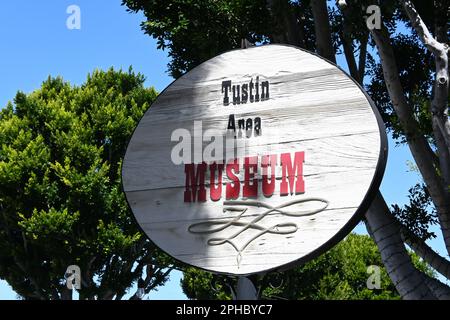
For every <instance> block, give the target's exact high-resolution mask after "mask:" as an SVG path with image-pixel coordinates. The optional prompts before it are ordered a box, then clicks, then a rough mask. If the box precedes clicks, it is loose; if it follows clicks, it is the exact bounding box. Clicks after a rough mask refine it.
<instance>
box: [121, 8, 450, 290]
mask: <svg viewBox="0 0 450 320" xmlns="http://www.w3.org/2000/svg"><path fill="white" fill-rule="evenodd" d="M122 3H123V4H124V5H126V6H127V8H128V10H130V11H132V12H138V11H142V12H143V13H144V15H145V21H143V22H142V25H141V26H142V29H143V30H144V32H145V33H147V34H149V35H151V36H152V37H154V38H155V39H157V41H158V47H159V48H161V49H168V50H169V51H168V52H169V56H170V57H171V62H170V64H169V70H170V72H171V74H172V75H173V76H178V75H180V74H181V73H183V72H185V71H187V70H189V69H191V68H192V67H193V66H195V65H197V64H198V63H200V62H202V61H204V60H206V59H208V58H211V57H212V56H214V55H217V54H219V53H221V52H223V51H226V50H229V49H233V48H239V47H240V46H241V45H240V44H241V40H242V39H246V40H247V41H250V42H252V43H256V44H258V45H259V44H264V43H287V44H293V45H296V46H299V47H302V48H305V49H309V50H314V51H316V52H317V53H318V54H319V55H321V56H323V57H324V58H327V59H328V60H330V61H336V55H340V54H343V55H344V57H345V60H346V63H347V66H348V69H349V72H350V74H351V76H352V77H353V78H354V79H356V80H357V81H358V82H359V83H360V84H361V85H364V86H365V87H366V89H367V91H368V92H369V93H370V95H371V97H372V99H373V100H375V102H376V105H377V106H378V108H379V109H380V112H381V113H382V115H383V117H384V120H385V123H386V126H387V128H388V130H390V132H391V133H392V135H393V137H394V138H396V139H397V141H398V143H406V144H407V145H408V146H409V148H410V150H411V153H412V155H413V157H414V160H415V166H416V168H417V170H418V172H419V173H420V174H421V177H422V179H423V183H421V184H419V185H417V186H413V187H412V188H411V193H410V199H411V203H409V204H408V205H407V206H403V207H400V206H394V207H392V208H390V207H389V206H388V205H387V204H386V202H385V201H384V199H383V196H382V195H381V194H380V193H378V195H377V196H376V198H375V200H374V202H373V205H372V206H371V208H370V210H368V212H367V214H366V216H365V222H366V226H367V229H368V231H369V233H370V235H371V236H372V238H373V239H374V240H375V242H376V244H377V246H378V248H379V250H380V252H381V257H382V260H383V263H384V265H385V266H386V269H387V271H388V273H389V275H390V277H391V279H392V281H393V283H394V284H395V286H396V289H397V291H398V292H399V293H400V295H401V296H402V298H405V299H421V298H426V299H445V298H447V299H448V298H450V288H449V287H448V286H446V285H444V284H443V283H441V282H440V281H437V280H436V279H434V278H431V277H429V276H428V275H427V274H424V273H423V272H420V271H419V270H417V269H416V268H415V267H414V265H413V263H412V261H411V258H410V256H409V255H408V253H407V250H406V248H405V244H408V245H409V246H410V247H411V248H412V249H413V250H414V251H415V252H416V253H417V254H419V255H420V256H421V257H422V258H423V259H424V260H425V261H426V262H427V263H428V264H429V265H430V266H431V267H433V268H434V269H435V270H437V271H438V272H439V273H440V274H442V275H443V276H444V277H446V278H447V279H450V262H449V260H447V259H446V258H445V257H442V256H440V255H439V254H437V253H436V252H435V251H433V249H432V248H430V247H429V246H428V245H427V244H426V242H425V241H426V240H427V239H428V238H430V237H432V236H433V234H432V233H431V232H429V231H428V230H429V226H430V225H431V224H433V223H436V224H438V225H439V227H440V230H441V231H442V234H443V238H444V241H445V244H446V248H447V254H448V253H450V122H449V118H448V90H449V81H448V45H447V44H446V42H447V40H448V24H447V23H448V3H447V1H445V0H434V1H433V5H430V3H429V2H424V1H407V0H398V1H395V0H387V1H375V0H358V1H357V0H338V1H336V2H334V1H328V3H327V1H326V0H298V1H290V0H265V1H263V0H259V1H250V0H248V1H247V0H220V1H211V0H202V1H194V0H176V1H172V2H170V3H167V1H163V0H152V1H143V0H123V1H122ZM371 5H375V6H376V7H375V8H379V9H380V12H381V13H382V16H380V18H382V19H381V23H380V25H379V26H376V24H375V25H374V26H370V28H368V26H369V24H366V18H367V16H368V15H369V14H372V15H373V14H375V15H376V12H377V11H376V10H375V11H371V10H369V11H367V9H371V8H372V9H373V8H374V7H370V6H371ZM368 12H369V13H368ZM373 12H375V13H373ZM372 18H374V17H371V18H370V19H372ZM375 18H376V17H375ZM447 256H448V255H447Z"/></svg>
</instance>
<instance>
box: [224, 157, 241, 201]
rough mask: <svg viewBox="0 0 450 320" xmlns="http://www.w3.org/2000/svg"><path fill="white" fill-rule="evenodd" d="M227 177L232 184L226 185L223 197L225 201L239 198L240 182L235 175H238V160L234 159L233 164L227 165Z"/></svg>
mask: <svg viewBox="0 0 450 320" xmlns="http://www.w3.org/2000/svg"><path fill="white" fill-rule="evenodd" d="M226 168H227V177H228V179H230V180H231V181H232V182H229V183H227V186H226V189H225V197H226V199H227V200H230V199H237V198H239V188H240V185H241V184H240V182H239V178H238V177H237V176H236V175H235V174H238V173H239V159H234V161H233V162H229V163H227V167H226ZM233 171H234V173H233Z"/></svg>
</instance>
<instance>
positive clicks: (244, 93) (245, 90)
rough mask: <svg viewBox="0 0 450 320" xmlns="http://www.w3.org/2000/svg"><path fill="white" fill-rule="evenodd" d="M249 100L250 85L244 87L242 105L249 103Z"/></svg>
mask: <svg viewBox="0 0 450 320" xmlns="http://www.w3.org/2000/svg"><path fill="white" fill-rule="evenodd" d="M247 100H248V84H246V83H245V84H243V85H242V96H241V103H247Z"/></svg>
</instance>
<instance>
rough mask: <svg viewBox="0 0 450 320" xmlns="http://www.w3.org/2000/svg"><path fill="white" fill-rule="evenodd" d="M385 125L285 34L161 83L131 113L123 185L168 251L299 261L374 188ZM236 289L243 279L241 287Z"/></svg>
mask: <svg viewBox="0 0 450 320" xmlns="http://www.w3.org/2000/svg"><path fill="white" fill-rule="evenodd" d="M386 141H387V139H386V135H385V130H384V125H383V122H382V120H381V118H380V115H379V114H378V111H377V110H376V108H375V106H374V105H373V103H372V102H371V100H370V98H369V97H368V96H367V95H366V94H365V93H364V91H363V90H362V88H361V87H360V86H359V85H358V84H357V83H356V82H355V81H354V80H352V79H351V78H350V77H349V76H348V75H347V74H346V73H345V72H343V71H342V70H341V69H339V68H338V67H336V66H335V65H334V64H332V63H330V62H328V61H326V60H324V59H322V58H321V57H319V56H317V55H314V54H311V53H309V52H307V51H304V50H301V49H298V48H295V47H292V46H285V45H265V46H259V47H251V48H248V49H241V50H234V51H230V52H226V53H224V54H221V55H219V56H217V57H215V58H212V59H210V60H208V61H206V62H204V63H202V64H201V65H199V66H197V67H196V68H194V69H193V70H191V71H190V72H188V73H186V74H185V75H183V76H182V77H180V78H179V79H177V80H176V81H174V82H173V83H172V84H171V85H170V86H169V87H167V88H166V89H165V90H164V91H163V92H162V93H161V94H160V95H159V96H158V98H157V99H156V101H155V102H154V103H153V105H152V106H151V107H150V108H149V109H148V110H147V112H146V113H145V114H144V116H143V118H142V119H141V121H140V122H139V124H138V126H137V128H136V130H135V132H134V134H133V136H132V138H131V140H130V142H129V145H128V147H127V151H126V154H125V158H124V161H123V166H122V178H123V179H122V182H123V189H124V191H125V194H126V198H127V201H128V203H129V205H130V207H131V209H132V211H133V214H134V217H135V218H136V220H137V222H138V223H139V225H140V226H141V228H142V230H143V231H144V232H145V233H146V234H147V235H148V237H149V238H150V239H151V240H152V241H153V242H154V243H155V244H156V245H157V246H159V247H160V248H161V249H162V250H164V251H166V252H167V253H168V254H170V255H171V256H172V257H174V258H175V259H177V260H180V261H182V262H184V263H187V264H190V265H192V266H195V267H198V268H201V269H204V270H208V271H211V272H215V273H220V274H227V275H234V276H238V277H239V281H238V292H237V298H239V297H244V298H248V299H250V298H251V297H256V290H255V288H254V287H253V288H252V286H251V281H250V280H248V279H247V278H245V277H246V276H249V275H252V274H262V273H265V272H268V271H275V270H285V269H286V268H289V267H292V266H295V265H298V264H300V263H304V262H306V261H308V260H310V259H312V258H314V257H316V256H317V255H319V254H321V253H323V252H325V251H326V250H328V249H330V248H331V247H332V246H333V245H335V244H336V243H337V242H339V241H340V240H342V239H343V238H344V237H345V236H346V235H347V234H348V233H349V232H350V231H351V230H352V229H353V228H354V227H355V226H356V224H357V223H358V222H359V221H360V218H361V216H362V214H364V212H365V211H366V210H367V208H368V207H369V205H370V203H371V201H372V200H373V198H374V196H375V194H376V192H377V191H378V188H379V185H380V182H381V178H382V175H383V172H384V168H385V164H386V156H387V142H386ZM244 288H245V289H244Z"/></svg>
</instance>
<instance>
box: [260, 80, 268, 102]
mask: <svg viewBox="0 0 450 320" xmlns="http://www.w3.org/2000/svg"><path fill="white" fill-rule="evenodd" d="M267 99H269V81H263V82H261V101H264V100H267Z"/></svg>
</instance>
